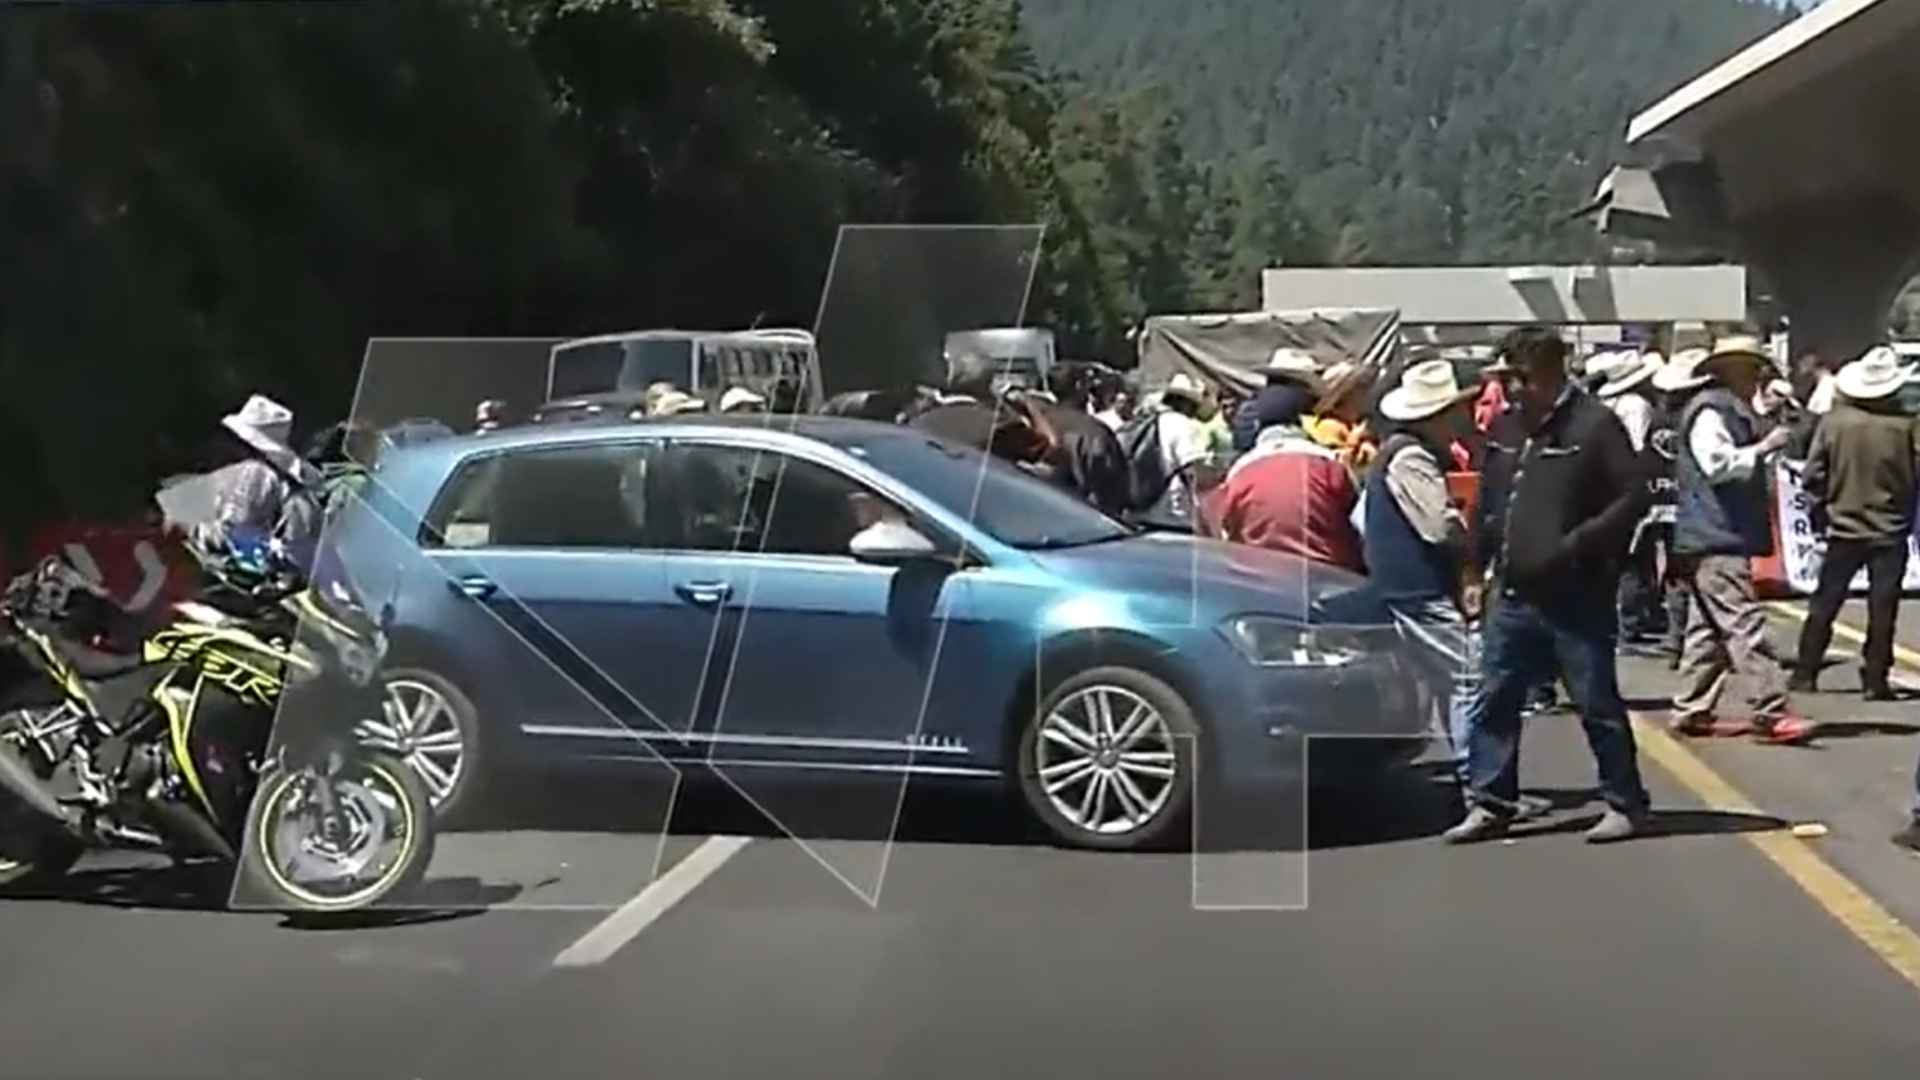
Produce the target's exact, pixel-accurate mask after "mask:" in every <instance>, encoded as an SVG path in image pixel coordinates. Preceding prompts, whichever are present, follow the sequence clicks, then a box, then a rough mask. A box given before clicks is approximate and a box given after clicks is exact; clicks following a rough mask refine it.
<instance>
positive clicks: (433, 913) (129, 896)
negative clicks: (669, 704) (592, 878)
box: [0, 861, 520, 930]
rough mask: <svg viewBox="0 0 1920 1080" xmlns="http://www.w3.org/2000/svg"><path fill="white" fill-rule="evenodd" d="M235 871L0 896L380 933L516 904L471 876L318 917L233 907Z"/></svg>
mask: <svg viewBox="0 0 1920 1080" xmlns="http://www.w3.org/2000/svg"><path fill="white" fill-rule="evenodd" d="M232 886H233V868H232V867H231V866H228V865H227V864H225V863H221V862H193V863H186V864H166V863H161V862H158V861H156V862H154V863H152V864H150V865H144V866H116V867H111V868H103V869H84V868H83V869H79V870H74V871H69V872H68V873H67V874H66V875H64V876H62V877H61V878H60V879H59V880H57V881H51V882H44V883H39V884H22V885H19V886H14V887H10V888H5V889H0V900H7V901H25V902H47V901H52V902H56V903H63V904H85V905H92V906H96V907H112V908H126V909H146V910H158V911H206V912H223V911H231V912H233V913H234V914H240V915H279V916H281V922H280V925H281V926H283V927H286V928H288V929H295V930H377V929H385V928H391V927H401V926H417V925H421V924H423V923H432V922H445V921H448V920H452V919H463V918H469V917H471V916H474V915H478V914H480V913H481V912H482V910H484V909H486V908H489V907H494V906H499V905H502V904H505V903H508V902H510V901H511V900H512V899H513V898H514V897H515V896H516V895H518V894H519V892H520V888H519V887H518V886H513V885H483V884H481V883H480V882H478V881H476V880H473V879H464V878H442V879H436V880H429V881H427V882H426V883H425V884H424V885H423V886H422V887H421V888H420V889H419V890H418V891H415V892H413V893H411V894H409V895H407V896H406V897H405V898H404V899H403V900H401V901H399V903H400V904H401V905H402V906H396V907H393V908H375V909H372V910H367V911H357V912H352V913H349V914H337V915H336V914H325V915H322V914H313V913H307V912H294V911H288V910H286V909H284V908H272V907H266V906H253V907H233V908H230V907H229V905H228V898H229V897H230V896H231V895H232Z"/></svg>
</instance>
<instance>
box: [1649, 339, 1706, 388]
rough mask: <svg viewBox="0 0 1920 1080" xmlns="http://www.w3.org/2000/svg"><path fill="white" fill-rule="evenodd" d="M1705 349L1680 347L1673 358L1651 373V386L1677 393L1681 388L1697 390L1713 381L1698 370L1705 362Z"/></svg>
mask: <svg viewBox="0 0 1920 1080" xmlns="http://www.w3.org/2000/svg"><path fill="white" fill-rule="evenodd" d="M1708 355H1709V354H1708V353H1707V350H1705V349H1682V350H1681V351H1679V352H1677V353H1674V354H1673V359H1672V360H1669V361H1667V362H1666V363H1665V364H1662V365H1661V366H1660V370H1659V371H1656V372H1654V374H1653V388H1654V389H1655V390H1660V391H1664V392H1666V393H1669V394H1672V393H1678V392H1680V391H1682V390H1698V389H1700V388H1701V387H1703V386H1705V385H1707V384H1708V383H1710V382H1712V381H1713V377H1712V376H1711V375H1708V374H1706V373H1704V372H1702V371H1701V370H1700V365H1701V364H1703V363H1705V362H1706V359H1707V356H1708Z"/></svg>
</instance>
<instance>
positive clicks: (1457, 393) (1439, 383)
mask: <svg viewBox="0 0 1920 1080" xmlns="http://www.w3.org/2000/svg"><path fill="white" fill-rule="evenodd" d="M1478 393H1479V391H1478V390H1477V389H1464V390H1463V389H1461V387H1460V380H1459V379H1458V378H1456V377H1455V376H1454V374H1453V365H1452V364H1450V363H1448V362H1447V361H1445V360H1428V361H1426V362H1425V363H1421V364H1415V365H1413V366H1412V367H1410V368H1408V369H1407V370H1406V373H1405V374H1403V375H1401V376H1400V385H1399V386H1396V387H1394V388H1393V389H1392V390H1389V391H1388V392H1387V396H1386V397H1383V398H1381V399H1380V412H1381V414H1382V415H1383V416H1385V417H1386V418H1387V419H1389V420H1401V421H1409V420H1425V419H1427V418H1428V417H1430V416H1438V415H1439V414H1441V413H1443V412H1446V411H1447V410H1448V409H1450V408H1452V407H1453V406H1455V405H1458V404H1459V403H1461V402H1463V401H1466V400H1468V399H1470V398H1472V397H1474V396H1475V395H1477V394H1478Z"/></svg>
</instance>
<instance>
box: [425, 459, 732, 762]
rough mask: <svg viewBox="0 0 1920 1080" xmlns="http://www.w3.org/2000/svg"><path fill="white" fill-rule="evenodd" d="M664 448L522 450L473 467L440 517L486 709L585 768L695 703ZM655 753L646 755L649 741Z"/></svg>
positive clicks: (440, 539) (436, 529) (436, 547)
mask: <svg viewBox="0 0 1920 1080" xmlns="http://www.w3.org/2000/svg"><path fill="white" fill-rule="evenodd" d="M661 450H662V448H661V445H660V443H659V442H658V441H657V440H646V439H618V440H602V441H591V442H579V443H565V444H559V445H539V446H531V447H519V448H514V449H511V450H507V451H504V452H502V453H499V454H495V455H489V456H487V457H484V458H481V459H478V460H475V461H471V462H469V463H467V464H466V465H464V466H463V467H462V468H461V470H460V471H459V472H458V473H457V474H456V475H455V477H454V479H453V480H452V481H451V483H450V484H449V486H448V489H447V491H446V492H445V493H443V495H442V497H441V499H440V500H439V501H438V502H437V503H436V506H435V509H434V516H433V519H432V520H430V522H429V528H428V530H427V533H428V535H429V536H430V537H431V538H432V539H433V540H434V544H433V546H432V547H431V548H430V551H429V556H430V558H431V559H432V560H433V561H434V562H435V563H436V564H437V569H438V571H439V574H440V576H441V578H442V579H443V582H442V583H443V586H444V589H445V591H446V592H447V593H448V594H449V595H450V596H451V597H452V598H453V601H452V602H453V603H454V604H455V605H456V606H457V607H459V608H462V609H463V610H462V611H461V612H460V616H461V617H462V619H463V622H462V626H463V640H462V641H460V642H459V643H457V644H458V645H459V646H460V648H461V651H462V653H463V654H464V655H465V656H466V657H468V658H469V661H470V665H471V666H472V667H473V668H475V669H477V670H475V671H474V672H473V676H472V677H473V678H474V679H475V680H476V681H477V682H478V683H480V684H481V685H482V686H483V687H485V688H486V690H485V695H484V697H483V698H481V704H482V706H483V707H487V706H494V707H496V708H498V707H502V706H504V709H503V711H506V710H510V711H511V712H512V714H513V715H514V716H515V718H516V723H517V726H518V728H519V730H520V732H521V734H523V735H526V736H529V737H531V738H532V739H534V740H536V741H540V742H547V743H549V744H558V745H560V746H563V747H565V748H567V749H569V750H571V751H575V752H579V753H583V754H594V755H599V754H614V755H619V754H623V753H633V754H646V753H648V751H647V749H646V745H645V744H646V743H651V742H652V741H654V740H655V739H656V738H657V737H658V736H659V735H660V734H661V733H664V732H668V731H673V730H677V729H680V728H684V727H685V725H686V723H687V722H688V720H687V718H688V717H690V716H691V714H692V712H693V710H694V708H695V705H696V700H697V696H698V693H699V689H700V687H699V679H698V675H697V670H694V671H690V670H689V669H688V666H687V664H686V663H685V657H684V656H683V655H680V654H681V653H682V652H684V651H685V650H684V648H683V644H682V643H683V642H684V640H685V639H686V637H687V635H688V634H689V633H690V632H692V631H694V630H695V629H696V628H695V627H694V626H692V625H691V623H693V622H696V621H698V618H699V616H698V614H697V613H694V612H689V611H688V610H687V609H686V608H685V607H684V605H682V604H680V603H679V602H678V601H677V598H676V597H675V596H674V594H673V593H672V592H670V591H669V589H668V587H667V583H666V578H665V576H664V574H663V570H662V563H661V557H660V552H659V550H658V543H657V541H656V538H655V537H656V529H657V525H658V523H657V519H656V518H655V516H654V514H653V513H652V512H651V506H652V504H653V503H654V502H655V501H656V492H655V489H656V487H657V484H658V481H659V476H658V473H657V471H656V468H655V466H656V464H657V461H658V457H659V454H660V453H661ZM643 740H644V742H643Z"/></svg>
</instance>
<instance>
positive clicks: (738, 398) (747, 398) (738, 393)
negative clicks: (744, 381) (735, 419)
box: [720, 386, 767, 412]
mask: <svg viewBox="0 0 1920 1080" xmlns="http://www.w3.org/2000/svg"><path fill="white" fill-rule="evenodd" d="M766 403H767V399H766V396H765V395H763V394H756V393H754V392H753V391H751V390H749V389H747V388H746V387H744V386H736V387H733V388H731V389H729V390H728V391H727V392H726V393H724V394H721V395H720V411H721V412H732V411H733V410H735V409H738V408H741V407H743V406H751V405H759V406H763V407H764V406H765V405H766Z"/></svg>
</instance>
